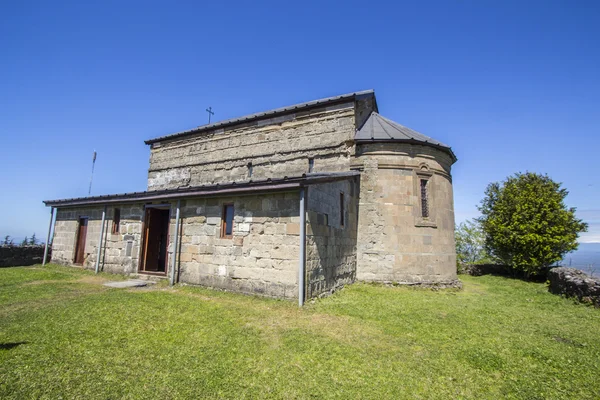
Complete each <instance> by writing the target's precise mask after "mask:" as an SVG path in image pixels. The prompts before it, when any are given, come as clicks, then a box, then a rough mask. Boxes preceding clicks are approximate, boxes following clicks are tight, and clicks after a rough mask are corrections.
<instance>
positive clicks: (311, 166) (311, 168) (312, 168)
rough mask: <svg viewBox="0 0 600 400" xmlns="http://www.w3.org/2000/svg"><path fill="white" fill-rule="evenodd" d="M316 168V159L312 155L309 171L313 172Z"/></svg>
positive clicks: (309, 160)
mask: <svg viewBox="0 0 600 400" xmlns="http://www.w3.org/2000/svg"><path fill="white" fill-rule="evenodd" d="M314 169H315V159H314V158H312V157H311V158H309V159H308V172H313V170H314Z"/></svg>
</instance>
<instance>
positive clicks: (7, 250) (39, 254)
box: [0, 245, 52, 267]
mask: <svg viewBox="0 0 600 400" xmlns="http://www.w3.org/2000/svg"><path fill="white" fill-rule="evenodd" d="M51 256H52V247H49V248H48V256H47V258H46V260H50V258H51ZM43 259H44V245H32V246H11V245H2V246H0V267H14V266H22V265H33V264H41V263H42V261H43Z"/></svg>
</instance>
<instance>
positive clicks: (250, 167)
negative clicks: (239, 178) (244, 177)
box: [248, 162, 252, 178]
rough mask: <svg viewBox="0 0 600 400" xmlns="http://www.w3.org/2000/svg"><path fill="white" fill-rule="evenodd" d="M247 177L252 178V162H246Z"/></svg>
mask: <svg viewBox="0 0 600 400" xmlns="http://www.w3.org/2000/svg"><path fill="white" fill-rule="evenodd" d="M248 178H252V163H251V162H249V163H248Z"/></svg>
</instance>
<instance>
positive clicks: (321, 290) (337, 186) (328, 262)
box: [306, 178, 359, 299]
mask: <svg viewBox="0 0 600 400" xmlns="http://www.w3.org/2000/svg"><path fill="white" fill-rule="evenodd" d="M358 181H359V179H358V178H356V179H350V180H344V181H338V182H331V183H324V184H317V185H311V186H310V187H308V190H307V193H308V194H307V207H306V208H307V219H306V224H307V226H306V274H307V278H306V298H307V299H309V298H312V297H316V296H319V295H323V294H329V293H331V292H333V291H335V290H336V289H337V288H339V287H341V286H343V285H347V284H350V283H353V282H354V280H355V278H356V239H357V222H358V221H357V220H358V188H359V184H358ZM340 193H344V225H343V226H342V224H341V209H340Z"/></svg>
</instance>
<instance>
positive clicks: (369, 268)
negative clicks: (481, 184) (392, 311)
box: [352, 143, 456, 284]
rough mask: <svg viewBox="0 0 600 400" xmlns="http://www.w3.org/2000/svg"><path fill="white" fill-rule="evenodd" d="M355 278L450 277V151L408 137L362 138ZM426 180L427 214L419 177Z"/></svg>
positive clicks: (356, 163) (416, 280)
mask: <svg viewBox="0 0 600 400" xmlns="http://www.w3.org/2000/svg"><path fill="white" fill-rule="evenodd" d="M352 165H353V168H356V169H359V170H361V171H362V173H361V186H360V204H359V214H360V216H359V220H358V245H357V258H358V261H357V279H359V280H365V281H378V282H403V283H423V284H424V283H434V282H448V283H450V282H452V281H454V280H456V253H455V246H454V200H453V193H452V181H451V178H450V167H451V165H452V160H451V159H450V156H449V155H448V154H447V153H445V152H442V151H440V150H437V149H434V148H431V147H428V146H422V145H414V144H408V143H373V144H362V145H360V146H359V148H358V149H357V156H356V157H355V159H354V161H353V162H352ZM421 178H426V179H428V180H429V183H428V195H429V196H428V197H429V214H430V215H429V218H426V219H424V218H421V217H420V215H421V203H420V191H419V189H420V188H419V183H420V182H419V181H420V179H421Z"/></svg>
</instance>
